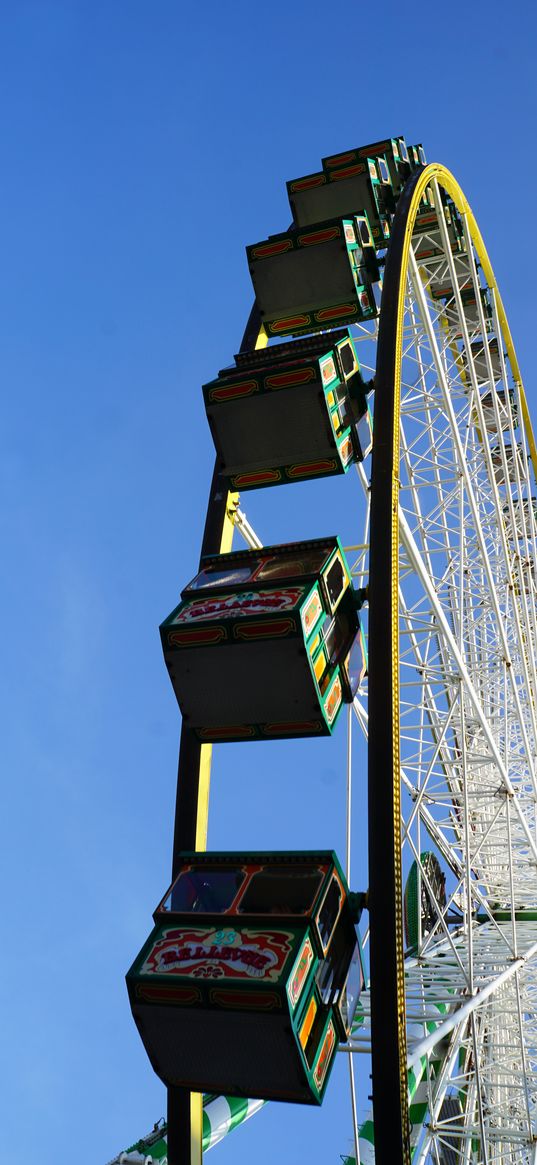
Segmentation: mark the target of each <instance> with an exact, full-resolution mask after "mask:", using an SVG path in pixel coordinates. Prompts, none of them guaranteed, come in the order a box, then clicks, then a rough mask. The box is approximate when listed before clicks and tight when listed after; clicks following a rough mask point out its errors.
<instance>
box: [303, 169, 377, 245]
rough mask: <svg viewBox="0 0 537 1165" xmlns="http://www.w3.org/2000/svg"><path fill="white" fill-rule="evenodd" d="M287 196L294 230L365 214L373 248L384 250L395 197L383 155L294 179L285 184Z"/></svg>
mask: <svg viewBox="0 0 537 1165" xmlns="http://www.w3.org/2000/svg"><path fill="white" fill-rule="evenodd" d="M287 195H288V198H289V205H290V207H291V213H292V215H293V221H294V223H295V226H297V227H300V228H302V227H308V226H311V225H312V224H313V223H321V222H323V221H324V220H325V219H332V218H336V216H338V215H341V216H343V215H345V216H348V215H352V214H358V213H359V212H361V211H364V210H365V212H366V214H367V218H368V221H369V226H370V228H371V233H372V235H373V238H374V240H375V245H376V246H377V247H386V246H387V243H388V240H389V238H390V221H391V215H393V213H394V211H395V196H394V192H393V187H392V182H391V178H390V171H389V169H388V164H387V162H386V158H385V157H384V155H382V154H381V155H380V156H379V157H378V158H361V159H360V160H358V161H356V162H352V163H351V164H350V165H349V166H342V167H341V168H340V169H338V170H319V171H318V173H316V174H305V175H304V176H303V177H301V178H293V179H292V180H291V181H290V182H288V183H287Z"/></svg>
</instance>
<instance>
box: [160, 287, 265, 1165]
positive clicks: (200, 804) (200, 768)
mask: <svg viewBox="0 0 537 1165" xmlns="http://www.w3.org/2000/svg"><path fill="white" fill-rule="evenodd" d="M266 344H267V336H266V334H265V331H264V328H263V326H262V324H261V316H260V315H259V311H258V308H257V304H256V303H254V305H253V307H252V310H251V312H250V316H249V318H248V323H247V325H246V329H245V332H244V336H243V340H242V344H241V352H242V351H247V350H248V349H250V348H264V347H265V346H266ZM238 496H239V495H238V494H234V493H230V492H229V490H228V488H227V484H226V482H225V480H224V478H223V477H222V475H221V472H220V463H219V461H218V459H217V460H216V463H215V467H214V472H213V478H212V482H211V488H210V492H209V502H208V506H207V517H206V519H205V529H204V531H203V539H202V544H201V555H200V564H201V561H202V560H203V558H204V557H205V556H206V555H208V554H226V553H227V552H228V551H230V550H231V545H232V541H233V514H234V512H235V509H236V507H237V504H238ZM211 759H212V745H210V744H201V742H200V741H199V740H198V739H197V738H196V736H195V735H194V733H193V732H192V729H191V728H188V727H187V725H186V724H185V723H184V722H183V724H182V727H181V743H180V746H179V766H178V773H177V795H176V801H175V826H174V836H173V855H172V881H173V879H174V878H175V876H176V874H177V872H178V860H179V855H180V854H181V852H182V851H183V850H205V849H206V848H207V825H208V816H209V787H210V780H211ZM167 1125H168V1127H167V1141H168V1165H201V1163H202V1156H203V1096H202V1094H201V1093H200V1092H189V1091H188V1089H186V1088H168V1114H167Z"/></svg>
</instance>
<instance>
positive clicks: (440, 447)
mask: <svg viewBox="0 0 537 1165" xmlns="http://www.w3.org/2000/svg"><path fill="white" fill-rule="evenodd" d="M424 198H426V199H427V200H428V203H429V206H430V214H429V215H428V219H429V223H428V226H426V228H425V229H424V227H423V215H421V218H420V213H419V212H420V207H423V199H424ZM448 201H449V202H450V203H451V204H452V205H454V206H455V207H456V208H457V211H458V214H459V216H460V221H461V223H462V229H463V240H464V241H463V242H462V243H461V245H460V246H455V244H454V238H453V233H452V232H451V230H450V223H449V215H448V214H446V206H447V203H448ZM353 335H354V338H355V341H356V343H357V347H358V352H359V355H360V359H361V362H362V365H363V367H364V368H366V369H367V367H368V366H370V367H371V368H372V371H374V376H375V419H374V449H373V456H372V459H371V462H366V463H360V464H359V465H358V466H357V475H358V481H359V486H360V489H361V492H362V496H363V501H364V510H363V514H364V520H363V530H362V531H360V535H359V536H360V538H361V541H360V543H359V544H358V545H356V546H354V547H351V548H350V549H349V550H348V555H349V560H350V556H353V558H354V570H353V573H354V575H355V577H356V582H357V585H359V586H365V585H368V587H369V661H370V663H369V676H368V678H367V679H366V681H365V683H364V686H363V688H362V689H361V690H360V691H359V693H358V695H357V697H356V699H355V701H354V705H353V709H352V711H351V713H350V715H349V720H348V732H349V747H348V774H347V776H348V780H347V822H348V825H347V873H350V865H351V853H352V839H351V834H350V818H351V812H350V810H351V800H352V755H351V733H352V728H353V723H356V721H357V722H358V723H359V725H360V727H361V729H362V730H363V732H364V733H365V734H366V735H367V736H368V741H369V744H368V748H369V869H370V885H369V909H370V930H369V936H368V937H369V950H370V967H371V983H370V990H369V991H368V992H367V993H366V995H365V996H364V997H363V999H362V1008H361V1013H360V1019H359V1022H358V1023H357V1024H356V1025H355V1029H354V1032H353V1035H352V1037H351V1039H350V1041H349V1043H348V1044H347V1045H346V1047H345V1048H344V1049H342V1052H343V1053H348V1055H349V1067H350V1084H351V1098H352V1111H353V1123H354V1150H353V1152H352V1153H351V1156H349V1157H348V1158H347V1161H348V1162H349V1165H350V1162H352V1161H353V1160H355V1161H356V1162H358V1161H361V1162H362V1165H366V1163H368V1165H372V1163H373V1162H376V1165H403V1163H404V1165H409V1163H410V1162H411V1161H412V1162H413V1163H414V1165H426V1163H427V1165H428V1163H430V1165H458V1163H459V1162H460V1163H461V1165H462V1163H464V1165H515V1163H516V1165H523V1163H528V1165H537V812H536V799H537V668H536V650H537V606H536V599H537V582H536V575H535V566H534V559H535V548H536V538H537V532H536V524H537V523H536V503H535V499H534V498H533V496H532V485H531V472H532V471H531V466H530V462H533V467H535V465H536V464H537V451H536V448H535V442H534V438H533V434H532V430H531V425H530V422H529V418H528V412H527V405H526V400H525V396H524V390H523V387H522V382H521V377H520V372H519V369H518V365H517V361H516V356H515V353H514V349H513V345H512V341H511V337H510V333H509V329H508V326H507V321H506V317H505V312H504V309H503V305H502V302H501V299H500V296H499V292H498V289H497V287H496V283H495V280H494V276H493V273H492V269H491V266H490V263H489V260H488V256H487V253H486V251H485V248H484V245H483V242H482V239H481V236H480V234H479V230H478V228H477V225H476V223H475V220H474V217H473V215H472V212H471V209H470V207H469V205H468V203H467V202H466V199H465V197H464V195H463V194H462V192H461V190H460V188H459V187H458V185H457V183H456V182H455V180H454V179H453V177H452V175H451V174H450V173H449V172H448V171H447V170H445V169H444V168H443V167H442V166H439V165H429V166H426V167H424V168H421V169H420V170H418V171H417V172H416V173H415V174H414V175H413V176H412V178H411V179H409V181H408V182H407V183H406V186H405V187H404V190H403V193H402V194H401V196H400V198H399V202H398V205H397V210H396V213H395V217H394V221H393V224H392V237H391V243H390V247H389V250H388V253H387V259H386V268H385V274H384V285H383V292H382V303H381V311H380V316H379V321H374V322H372V323H364V324H361V325H358V326H356V327H354V328H353ZM256 337H257V343H258V344H259V345H262V344H263V343H266V337H264V335H263V329H262V328H261V325H260V320H259V318H258V317H256V312H255V308H254V311H253V313H252V315H251V317H250V320H249V323H248V326H247V329H246V334H245V340H244V346H245V347H252V346H254V343H255V341H256ZM241 504H243V505H244V500H243V502H242V503H241ZM233 524H234V525H235V528H236V529H237V531H238V532H239V533H240V534H241V535H242V536H243V538H244V540H245V542H246V544H247V545H249V546H251V547H254V546H260V541H259V539H258V537H257V535H256V534H255V532H254V530H253V529H252V527H251V526H250V523H249V521H248V518H247V517H246V515H245V514H244V513H243V510H242V509H238V508H237V503H236V500H234V499H233V498H232V497H231V495H227V492H226V491H225V489H224V488H223V485H222V481H221V480H220V479H219V477H218V466H217V468H216V471H215V478H214V480H213V485H212V487H211V501H210V504H209V511H208V519H207V527H206V532H205V538H204V548H203V549H204V552H205V553H207V552H208V551H209V550H210V551H212V552H214V550H219V549H223V548H224V547H227V546H229V545H230V531H231V526H232V525H233ZM209 767H210V747H209V746H206V745H203V746H200V745H199V744H197V743H195V742H194V741H193V740H192V739H190V738H189V735H188V730H187V729H185V728H183V738H182V756H181V761H180V771H179V797H178V811H177V825H176V841H175V849H176V852H179V850H181V849H184V848H186V849H188V848H204V844H205V843H204V836H205V826H206V813H207V804H208V779H209V778H208V773H209ZM193 773H194V779H193V777H192V774H193ZM431 853H433V854H434V855H435V856H436V859H437V861H438V863H439V865H440V868H441V870H442V871H443V874H444V875H445V878H443V879H442V880H441V881H440V883H439V882H438V880H437V879H434V878H433V877H432V876H431V864H430V860H429V855H430V854H431ZM412 868H414V869H415V871H416V887H417V889H416V895H417V904H418V908H417V934H416V935H414V936H413V939H412V941H410V940H409V935H408V932H407V933H405V925H404V895H403V891H404V886H405V884H406V883H407V880H408V877H409V874H410V871H411V869H412ZM424 903H426V906H427V909H426V910H424V909H422V906H423V904H424ZM366 937H367V936H366ZM356 1054H367V1055H369V1054H370V1055H371V1058H372V1078H373V1108H372V1112H371V1115H370V1116H369V1117H368V1118H367V1120H366V1121H365V1122H362V1123H361V1124H360V1125H358V1124H357V1119H356V1096H355V1093H356V1089H355V1083H354V1073H353V1063H354V1058H355V1055H356ZM200 1113H201V1099H200V1098H194V1099H192V1098H191V1097H189V1096H188V1094H177V1095H176V1094H173V1093H170V1095H169V1110H168V1121H169V1129H168V1132H169V1138H168V1161H169V1163H170V1165H179V1163H181V1165H183V1163H185V1162H188V1165H194V1162H199V1161H200V1160H201V1133H200V1128H201V1125H200ZM337 1151H338V1150H337V1148H336V1149H335V1152H336V1154H337ZM130 1159H131V1158H130V1157H129V1156H128V1155H126V1156H125V1155H124V1160H125V1161H127V1160H130ZM136 1159H137V1160H138V1159H139V1160H144V1158H143V1156H142V1157H139V1158H136ZM132 1160H135V1157H132Z"/></svg>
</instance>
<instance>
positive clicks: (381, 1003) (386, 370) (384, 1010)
mask: <svg viewBox="0 0 537 1165" xmlns="http://www.w3.org/2000/svg"><path fill="white" fill-rule="evenodd" d="M432 183H435V184H438V186H440V187H442V188H443V189H444V190H445V191H446V193H447V194H449V195H450V197H451V199H452V200H453V202H454V203H455V206H456V207H457V209H458V210H459V212H460V213H461V214H462V215H464V216H465V218H466V221H467V223H468V230H469V236H470V239H471V244H472V245H473V247H474V248H475V251H476V253H477V257H478V261H479V263H480V265H481V267H482V268H483V272H484V274H485V276H486V279H487V284H488V286H489V287H490V288H491V289H493V290H494V294H495V299H496V305H497V315H498V323H499V334H501V336H502V342H503V344H504V346H505V349H506V352H507V356H508V358H509V362H510V366H511V371H512V374H513V377H514V379H515V381H516V383H517V386H518V390H519V393H520V413H521V425H522V426H523V428H524V432H525V435H526V440H527V444H528V447H529V452H530V457H531V460H532V464H533V472H534V474H535V466H536V465H537V455H536V446H535V438H534V435H533V430H532V427H531V422H530V419H529V414H528V409H527V403H526V398H525V394H524V389H523V385H522V381H521V377H520V370H519V367H518V362H517V359H516V353H515V351H514V345H513V342H512V338H511V334H510V331H509V327H508V323H507V318H506V315H505V310H504V308H503V304H502V301H501V297H500V294H499V291H498V289H497V284H496V281H495V278H494V273H493V270H492V265H491V263H490V260H489V257H488V254H487V252H486V249H485V245H484V243H483V239H482V237H481V234H480V232H479V228H478V226H477V223H476V221H475V217H474V215H473V213H472V211H471V208H470V206H469V204H468V202H467V200H466V198H465V196H464V194H463V192H462V190H461V188H460V187H459V185H458V183H457V182H456V179H455V178H454V177H453V175H452V174H451V173H450V171H449V170H447V169H446V168H445V167H444V166H442V165H440V164H436V163H433V164H430V165H428V166H426V167H425V168H424V169H422V170H421V171H420V172H418V173H416V174H414V175H413V176H412V177H411V178H410V179H409V181H408V182H407V184H406V186H405V188H404V190H403V192H402V194H401V196H400V199H399V202H398V206H397V210H396V214H395V218H394V221H393V225H392V235H391V241H390V247H389V251H388V255H387V262H386V270H385V278H384V287H383V293H382V303H381V312H380V322H379V337H378V347H377V367H376V375H375V398H376V407H375V445H374V452H373V463H372V475H371V536H370V568H369V590H370V602H369V650H370V667H369V685H368V686H369V718H370V724H376V725H378V726H379V727H380V726H381V727H380V731H377V732H373V733H370V735H369V778H368V782H369V862H370V884H369V893H370V930H371V945H370V949H371V1027H372V1079H373V1098H375V1095H376V1096H379V1095H382V1120H379V1121H376V1122H375V1160H376V1165H384V1163H385V1162H386V1163H387V1162H390V1163H391V1162H394V1161H395V1162H397V1163H398V1165H399V1162H400V1163H401V1165H402V1163H403V1162H405V1165H406V1163H407V1162H410V1160H411V1155H410V1148H409V1145H410V1123H409V1116H408V1107H409V1103H408V1059H407V1046H406V1022H405V981H404V976H405V970H404V951H403V913H402V867H401V857H400V851H401V846H400V842H399V833H400V819H401V818H400V788H399V772H400V768H401V762H400V753H399V674H398V671H399V626H398V618H399V616H398V598H397V591H398V558H399V413H400V405H401V365H402V336H403V315H404V303H405V294H406V283H407V275H408V270H409V263H410V254H411V243H412V234H413V229H414V225H415V221H416V216H417V213H418V208H419V205H420V202H421V200H422V198H423V196H424V194H425V191H426V190H427V187H428V186H430V185H431V184H432ZM386 723H391V724H392V725H394V726H396V728H394V731H393V733H392V734H390V733H389V732H386V729H385V725H386ZM383 773H384V774H386V773H388V774H391V775H392V780H391V788H390V789H389V790H387V787H386V784H387V782H386V780H384V781H383V780H382V774H383ZM394 774H396V777H395V778H394V777H393V775H394ZM389 780H390V777H388V781H389ZM387 833H389V834H390V853H389V855H388V856H387V852H386V837H387ZM417 856H419V855H417ZM374 1103H375V1101H374ZM379 1108H380V1106H379ZM423 1159H424V1158H423Z"/></svg>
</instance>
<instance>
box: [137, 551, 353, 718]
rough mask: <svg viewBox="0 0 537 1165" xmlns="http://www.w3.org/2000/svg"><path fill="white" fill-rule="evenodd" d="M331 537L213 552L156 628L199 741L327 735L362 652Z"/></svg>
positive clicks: (346, 579) (345, 570)
mask: <svg viewBox="0 0 537 1165" xmlns="http://www.w3.org/2000/svg"><path fill="white" fill-rule="evenodd" d="M362 597H363V594H362V593H361V592H356V591H354V589H353V587H352V583H351V576H350V571H349V567H348V565H347V562H346V559H345V555H344V553H343V550H342V547H341V545H340V543H339V539H338V538H336V537H332V538H318V539H314V540H313V541H309V542H294V543H288V544H286V545H284V546H268V547H264V548H263V549H262V550H242V551H235V552H234V553H231V554H222V555H214V556H212V557H208V558H206V559H205V560H204V563H203V569H202V570H201V571H200V572H199V574H197V575H196V577H195V578H194V579H192V581H191V582H190V583H189V584H188V586H187V587H185V589H184V591H183V592H182V596H181V602H180V604H179V606H178V607H176V608H175V610H174V611H172V613H171V615H169V616H168V618H167V619H165V621H164V623H163V624H162V626H161V629H160V630H161V637H162V646H163V651H164V657H165V660H166V664H167V667H168V671H169V674H170V678H171V681H172V685H173V688H174V691H175V694H176V697H177V700H178V703H179V706H180V708H181V711H182V713H183V717H184V720H185V723H186V724H187V726H188V727H190V728H192V729H193V730H194V732H195V734H196V735H197V737H198V739H200V740H202V741H217V740H254V739H274V738H283V737H292V736H296V737H298V736H322V735H329V734H331V733H332V731H333V729H334V726H335V723H336V720H337V718H338V715H339V712H340V710H341V708H342V705H343V703H344V702H345V701H349V702H350V701H352V699H353V698H354V693H355V691H356V689H357V687H358V685H359V683H360V680H361V678H362V677H363V675H364V673H365V668H366V656H365V644H364V638H363V633H362V630H361V627H360V621H359V618H358V613H357V608H358V606H359V605H360V603H361V598H362Z"/></svg>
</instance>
